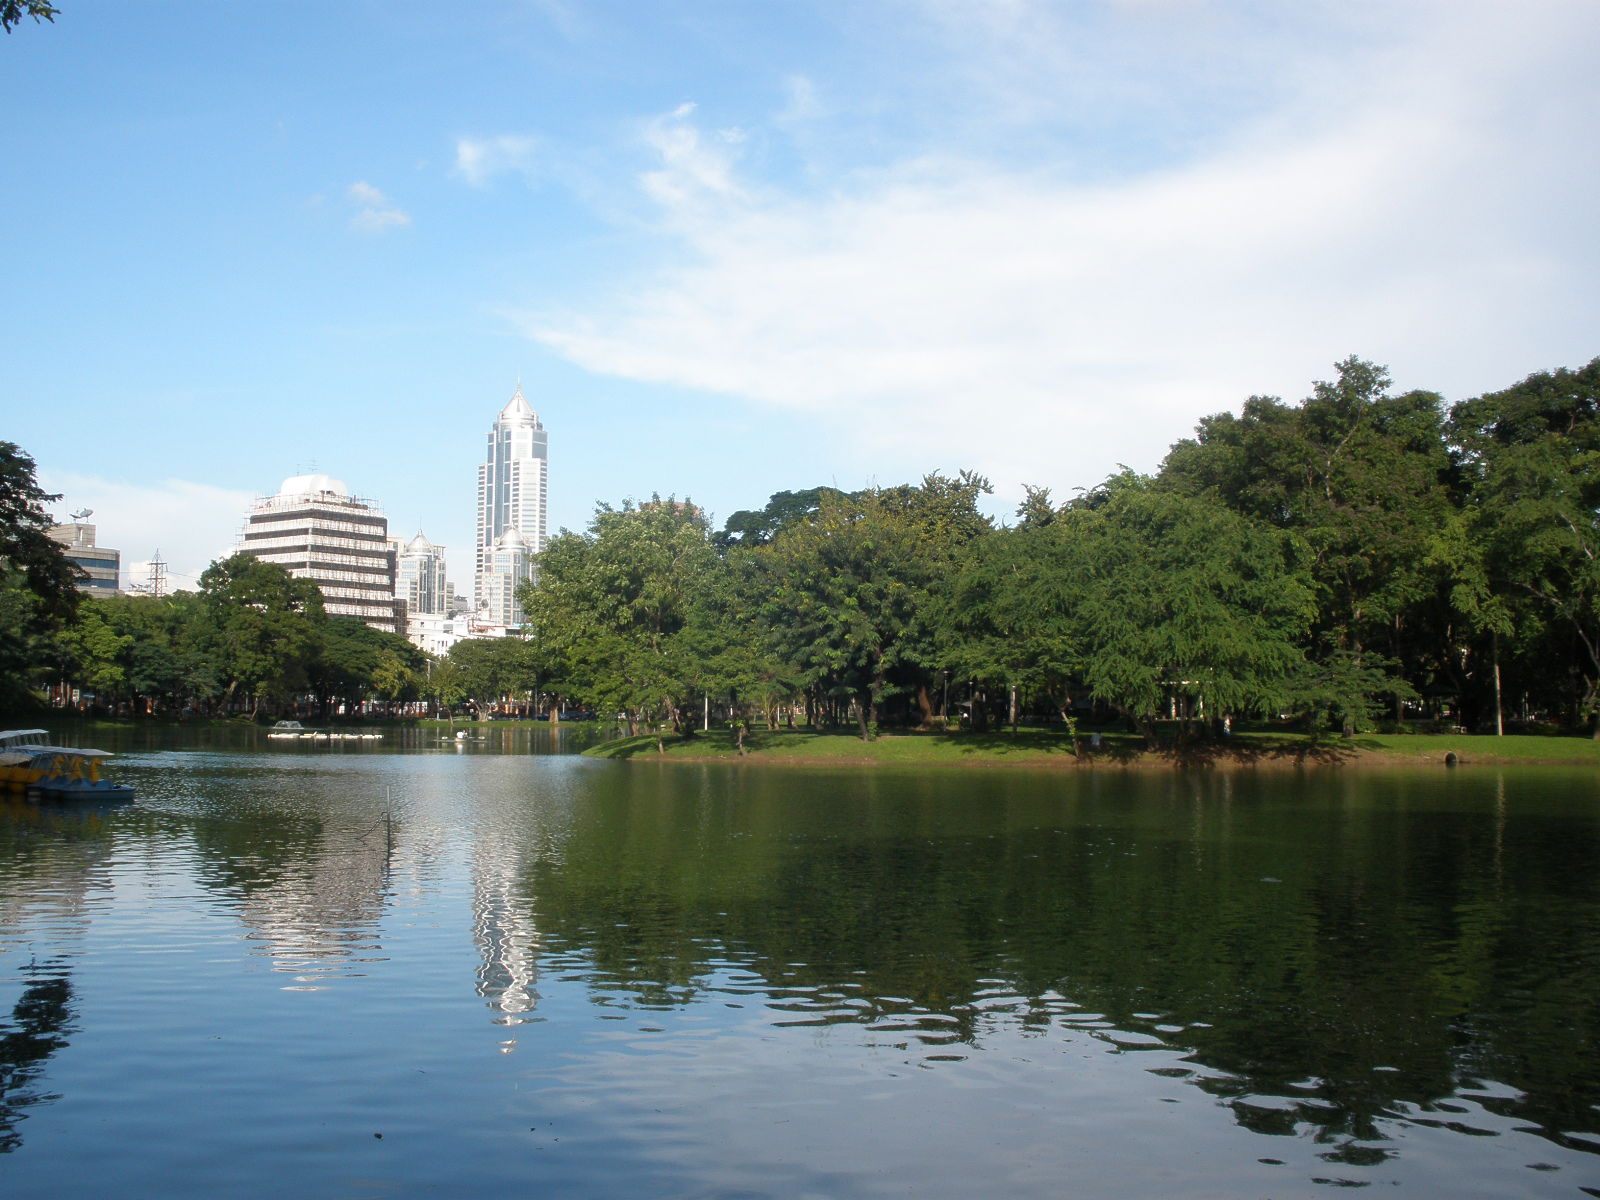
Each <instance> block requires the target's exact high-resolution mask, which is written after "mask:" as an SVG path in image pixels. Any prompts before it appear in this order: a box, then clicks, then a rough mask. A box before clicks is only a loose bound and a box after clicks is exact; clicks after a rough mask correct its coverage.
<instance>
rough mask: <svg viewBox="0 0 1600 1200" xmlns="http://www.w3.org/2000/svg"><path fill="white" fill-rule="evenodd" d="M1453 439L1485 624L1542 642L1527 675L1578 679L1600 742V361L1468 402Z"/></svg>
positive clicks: (1578, 693)
mask: <svg viewBox="0 0 1600 1200" xmlns="http://www.w3.org/2000/svg"><path fill="white" fill-rule="evenodd" d="M1451 429H1452V432H1453V434H1454V437H1455V439H1456V441H1457V442H1458V444H1459V446H1460V448H1461V455H1462V459H1463V463H1464V468H1465V470H1466V471H1467V473H1468V476H1469V480H1470V486H1471V495H1472V500H1473V503H1474V505H1475V507H1476V509H1477V519H1476V521H1475V525H1474V529H1475V533H1476V536H1477V540H1478V541H1479V543H1480V544H1481V563H1482V565H1481V567H1480V568H1479V570H1480V572H1481V580H1482V581H1481V582H1480V583H1479V584H1478V585H1477V586H1478V590H1479V591H1480V592H1481V593H1482V594H1483V596H1484V598H1485V599H1484V603H1485V605H1486V606H1488V612H1489V614H1490V618H1491V619H1490V621H1489V622H1487V623H1488V624H1489V626H1490V628H1491V629H1493V628H1496V627H1498V628H1502V629H1503V628H1505V627H1506V626H1507V625H1511V624H1514V625H1515V626H1516V627H1517V628H1518V629H1519V630H1520V631H1521V632H1522V633H1523V635H1524V640H1525V641H1527V642H1528V643H1529V644H1542V646H1543V648H1544V650H1545V651H1546V656H1545V657H1543V658H1542V659H1541V660H1539V661H1536V662H1534V663H1530V664H1527V665H1525V666H1524V668H1523V673H1524V675H1525V676H1542V677H1543V678H1545V679H1547V680H1557V681H1559V680H1563V679H1569V678H1570V679H1574V680H1575V682H1576V684H1577V686H1576V687H1575V688H1574V689H1573V694H1572V696H1571V699H1570V703H1571V704H1572V707H1573V708H1574V709H1576V710H1577V711H1578V712H1581V713H1586V714H1587V715H1589V716H1590V717H1591V718H1592V719H1593V721H1594V736H1595V737H1597V738H1600V359H1595V360H1594V361H1592V362H1590V363H1589V364H1588V365H1587V366H1585V367H1582V368H1580V369H1578V370H1575V371H1574V370H1567V369H1562V370H1557V371H1553V372H1540V373H1537V374H1534V375H1530V376H1529V377H1528V378H1527V379H1525V380H1523V381H1522V382H1521V383H1519V384H1516V385H1515V386H1513V387H1511V388H1507V389H1506V390H1504V391H1501V392H1495V393H1491V394H1488V395H1485V396H1480V397H1478V398H1476V399H1473V400H1467V401H1463V402H1462V403H1460V404H1458V405H1456V406H1455V408H1454V409H1453V410H1452V411H1451ZM1491 602H1492V603H1491ZM1513 612H1514V613H1515V618H1514V619H1513V618H1511V613H1513ZM1530 626H1531V627H1532V628H1531V630H1530V629H1529V628H1527V627H1530ZM1530 632H1532V633H1546V634H1547V635H1549V636H1546V637H1543V638H1530V637H1528V636H1527V635H1528V634H1529V633H1530ZM1552 656H1553V657H1554V659H1555V660H1554V661H1552ZM1569 665H1570V668H1571V670H1570V671H1569V670H1568V667H1569ZM1530 685H1531V680H1530Z"/></svg>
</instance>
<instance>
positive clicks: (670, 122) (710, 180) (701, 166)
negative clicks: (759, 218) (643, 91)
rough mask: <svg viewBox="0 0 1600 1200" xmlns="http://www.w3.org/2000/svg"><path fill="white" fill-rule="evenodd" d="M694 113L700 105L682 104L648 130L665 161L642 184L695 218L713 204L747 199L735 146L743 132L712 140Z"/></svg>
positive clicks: (670, 206) (650, 140)
mask: <svg viewBox="0 0 1600 1200" xmlns="http://www.w3.org/2000/svg"><path fill="white" fill-rule="evenodd" d="M694 111H695V105H693V104H680V105H679V106H678V107H677V108H675V109H674V110H673V111H672V112H670V113H668V114H667V115H666V116H663V117H659V118H657V119H656V120H654V121H651V122H650V123H649V125H648V126H646V128H645V132H644V139H645V142H646V144H647V145H649V146H650V147H651V148H652V149H653V150H654V151H655V152H656V155H657V157H658V159H659V161H660V165H659V166H658V167H657V169H655V170H653V171H647V172H645V173H644V175H642V176H641V177H640V185H641V186H642V187H643V189H644V191H645V193H646V194H647V195H648V196H650V197H651V199H653V200H655V201H656V202H657V203H658V204H660V205H661V206H662V208H663V210H665V211H666V212H667V213H668V214H669V216H670V215H671V214H673V213H675V212H679V211H683V212H684V215H686V216H692V215H694V213H695V210H697V209H700V208H702V207H703V206H704V205H706V204H707V203H710V202H715V203H718V204H722V203H726V202H728V201H741V200H744V199H747V197H746V195H745V192H744V190H743V189H742V188H741V187H740V186H739V185H738V184H736V183H735V182H734V178H733V165H734V160H735V157H736V156H735V153H734V148H735V147H737V146H738V145H739V143H740V142H741V141H742V140H743V136H742V135H741V134H740V133H739V132H738V131H737V130H722V131H720V132H719V133H717V134H713V135H712V137H711V138H710V139H707V138H706V137H705V136H704V135H702V134H701V132H700V129H699V127H698V126H696V125H695V124H694V123H693V121H692V120H691V119H690V118H691V117H693V115H694ZM701 215H703V214H701Z"/></svg>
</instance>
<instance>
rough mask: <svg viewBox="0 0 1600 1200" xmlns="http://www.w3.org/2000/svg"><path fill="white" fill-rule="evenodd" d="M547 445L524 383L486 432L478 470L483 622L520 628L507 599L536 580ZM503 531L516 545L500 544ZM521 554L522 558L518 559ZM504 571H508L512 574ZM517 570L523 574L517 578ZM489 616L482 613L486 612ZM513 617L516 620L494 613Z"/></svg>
mask: <svg viewBox="0 0 1600 1200" xmlns="http://www.w3.org/2000/svg"><path fill="white" fill-rule="evenodd" d="M549 462H550V458H549V442H548V438H547V435H546V433H545V430H544V426H543V425H541V424H539V414H538V413H536V412H534V411H533V408H532V406H531V405H529V403H528V401H527V399H526V398H525V397H524V396H523V394H522V383H521V381H520V380H519V381H518V382H517V388H516V391H515V392H513V393H512V396H511V399H510V400H509V401H508V402H507V403H506V406H505V407H504V408H502V409H501V410H500V415H499V416H498V417H497V418H496V419H495V423H494V427H493V428H491V429H490V430H489V452H488V455H487V457H486V459H485V461H484V462H483V463H481V464H480V465H479V467H478V535H477V543H476V546H475V548H474V553H475V556H476V559H475V569H474V576H473V589H474V592H475V595H476V597H477V601H478V613H479V617H480V619H482V620H486V621H489V622H490V623H493V624H497V625H498V624H503V625H519V624H521V623H522V617H521V610H520V609H516V607H515V599H514V597H513V598H512V600H511V601H509V602H508V601H507V600H506V599H505V597H507V596H509V595H511V594H512V592H513V591H514V589H515V586H516V583H517V582H518V581H519V580H520V579H523V578H526V579H531V580H534V581H535V582H537V580H538V566H537V562H538V556H539V554H540V553H541V552H543V550H544V542H545V513H546V511H547V506H548V502H549ZM507 531H515V532H516V533H517V535H518V539H519V543H520V544H514V543H507V544H505V545H502V544H501V539H502V538H503V537H504V536H505V534H506V533H507ZM519 554H520V556H521V557H520V558H519ZM507 571H511V572H512V574H511V575H510V576H508V575H507ZM516 572H522V574H520V575H518V574H516ZM486 608H487V610H488V612H489V613H490V614H491V615H487V616H486V615H485V610H486ZM513 611H515V613H516V619H515V620H510V619H507V620H503V621H502V620H500V619H499V617H498V616H496V615H492V614H505V615H509V614H511V613H512V612H513Z"/></svg>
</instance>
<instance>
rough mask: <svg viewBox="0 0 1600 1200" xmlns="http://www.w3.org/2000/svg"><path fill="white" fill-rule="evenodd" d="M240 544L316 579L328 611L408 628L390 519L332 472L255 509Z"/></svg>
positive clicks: (295, 481)
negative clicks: (398, 593) (398, 589)
mask: <svg viewBox="0 0 1600 1200" xmlns="http://www.w3.org/2000/svg"><path fill="white" fill-rule="evenodd" d="M239 549H240V550H242V551H244V553H246V554H251V555H254V556H255V557H256V558H259V559H261V560H263V561H265V562H273V563H277V564H278V565H279V566H281V567H283V568H284V569H286V570H287V571H288V572H289V574H291V575H293V576H295V577H296V578H298V579H309V580H311V581H312V582H313V583H315V584H316V585H317V586H318V587H319V588H321V589H322V599H323V607H324V608H325V609H326V610H327V612H328V615H329V616H334V617H355V618H357V619H358V620H361V621H365V622H366V623H367V624H368V625H371V626H372V627H373V628H374V629H382V630H385V631H387V632H389V633H403V632H404V624H403V621H402V619H401V602H400V601H399V600H397V599H396V598H395V553H394V551H393V550H392V549H390V546H389V521H388V518H386V517H385V516H384V515H383V512H382V510H381V509H379V508H378V507H377V506H376V505H375V504H372V503H371V502H370V501H366V500H359V499H357V498H356V497H354V496H352V495H351V494H350V489H349V488H347V487H346V486H345V485H344V484H343V482H341V481H340V480H337V479H334V478H331V477H330V476H327V475H295V476H292V477H291V478H289V479H285V480H284V481H283V486H282V487H281V488H279V489H278V494H277V495H275V496H266V497H263V498H262V499H260V500H258V501H256V503H255V506H254V507H252V508H251V510H250V513H249V515H248V516H247V517H246V518H245V525H244V531H243V533H242V535H241V537H240V540H239Z"/></svg>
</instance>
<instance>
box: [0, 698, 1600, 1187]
mask: <svg viewBox="0 0 1600 1200" xmlns="http://www.w3.org/2000/svg"><path fill="white" fill-rule="evenodd" d="M474 733H475V736H479V737H481V738H482V739H483V740H473V741H467V742H464V743H456V742H453V741H451V740H450V739H449V738H448V737H447V736H446V735H444V734H441V733H439V732H437V731H431V730H416V731H407V732H405V733H404V734H399V733H390V734H389V735H388V736H387V737H386V739H385V740H384V741H382V742H378V743H354V742H352V743H335V744H331V745H327V744H323V745H315V744H310V743H294V742H289V743H279V742H269V741H268V740H266V739H265V737H264V736H262V735H261V734H260V733H259V732H256V731H250V730H237V731H235V730H220V731H198V730H197V731H185V730H177V731H173V730H155V731H150V732H142V731H128V732H126V733H122V734H118V735H116V736H115V738H114V739H112V740H114V741H115V742H117V743H118V744H114V745H108V746H107V748H110V749H117V750H119V751H121V753H122V756H121V757H119V758H118V759H117V760H116V762H115V766H114V769H113V770H112V772H111V774H113V775H114V777H116V778H118V779H121V780H124V781H127V782H130V783H133V784H134V785H135V786H136V787H137V788H138V792H139V799H138V801H137V802H136V803H134V804H131V805H125V806H121V807H109V808H105V809H101V810H97V811H83V810H80V809H73V808H65V807H54V808H51V807H41V806H39V805H36V804H29V803H25V802H15V801H13V802H9V803H3V804H0V1194H4V1195H5V1196H7V1197H9V1198H10V1200H22V1198H24V1197H46V1196H49V1197H59V1196H63V1195H73V1196H84V1195H96V1194H101V1193H104V1194H110V1195H120V1196H131V1197H146V1196H150V1197H154V1196H161V1197H204V1198H207V1200H214V1198H217V1197H229V1198H235V1197H255V1196H262V1197H265V1196H273V1197H278V1196H285V1195H296V1196H314V1197H319V1198H321V1197H391V1196H392V1197H412V1196H424V1195H431V1196H441V1195H443V1196H463V1197H468V1196H470V1197H477V1196H487V1195H491V1194H497V1193H501V1192H503V1191H505V1190H507V1189H515V1194H519V1195H529V1196H575V1197H609V1196H619V1197H620V1196H629V1197H634V1196H685V1197H741V1198H744V1197H767V1196H771V1197H880V1196H885V1197H887V1196H899V1197H968V1196H974V1195H994V1196H1006V1197H1059V1196H1072V1197H1075V1198H1096V1197H1126V1196H1163V1197H1195V1198H1198V1197H1230V1198H1231V1197H1241V1196H1246V1197H1292V1196H1325V1195H1327V1194H1328V1189H1329V1188H1344V1187H1371V1188H1374V1189H1381V1190H1382V1191H1383V1192H1384V1194H1396V1192H1395V1189H1397V1188H1398V1189H1399V1191H1400V1193H1403V1194H1409V1195H1413V1196H1449V1197H1495V1198H1496V1200H1501V1198H1504V1197H1514V1196H1539V1197H1543V1196H1581V1195H1585V1194H1587V1195H1593V1196H1600V1053H1597V1047H1596V1040H1597V1033H1600V872H1597V870H1596V866H1597V864H1600V803H1597V801H1600V787H1597V780H1596V778H1595V775H1594V773H1593V772H1592V771H1586V770H1544V769H1535V768H1527V769H1518V770H1499V769H1490V768H1471V767H1464V768H1460V769H1457V770H1446V769H1444V768H1437V769H1429V770H1424V769H1416V770H1411V771H1408V772H1401V773H1386V772H1375V771H1365V770H1363V771H1339V770H1337V769H1334V770H1326V769H1324V770H1321V771H1313V772H1307V773H1298V772H1293V771H1273V772H1262V773H1259V774H1256V773H1249V772H1236V773H1226V772H1214V773H1213V772H1193V773H1157V772H1135V773H1123V772H1119V771H1114V770H1108V771H1096V772H1073V771H1070V770H1069V771H1064V772H1049V773H1035V772H1020V771H1009V770H987V771H985V770H971V771H959V770H957V771H941V772H921V773H918V772H898V771H892V770H886V769H876V770H861V771H835V770H807V771H791V770H786V769H781V768H774V767H763V768H742V767H740V766H738V765H736V764H729V765H722V764H705V765H676V764H675V765H670V766H668V765H663V764H656V763H651V762H611V761H599V760H591V759H586V758H582V757H580V756H578V755H576V754H574V753H572V751H573V750H574V749H576V748H577V747H578V746H580V745H581V744H582V743H583V742H584V740H585V739H586V738H590V737H592V736H594V734H593V731H592V730H588V729H583V728H567V729H561V730H556V731H552V730H548V729H534V730H528V729H513V728H510V727H500V726H491V727H489V728H487V729H486V730H475V731H474ZM67 736H71V735H70V734H69V735H67ZM84 738H85V740H89V741H91V744H105V743H106V742H107V741H108V738H111V735H107V734H105V733H103V732H98V731H97V732H96V733H94V734H93V735H84Z"/></svg>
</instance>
